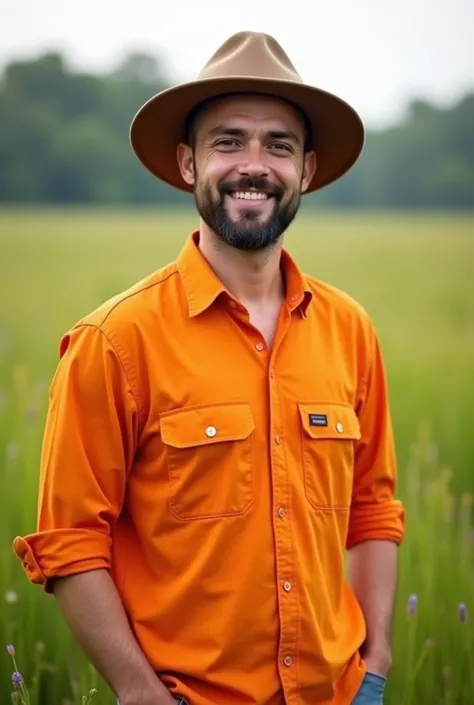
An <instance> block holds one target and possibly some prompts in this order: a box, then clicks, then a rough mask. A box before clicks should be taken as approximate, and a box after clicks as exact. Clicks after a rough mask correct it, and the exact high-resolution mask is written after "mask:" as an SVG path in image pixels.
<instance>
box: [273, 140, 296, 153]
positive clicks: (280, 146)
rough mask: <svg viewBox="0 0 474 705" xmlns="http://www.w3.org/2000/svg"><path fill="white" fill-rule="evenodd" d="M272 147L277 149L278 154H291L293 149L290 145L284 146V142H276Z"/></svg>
mask: <svg viewBox="0 0 474 705" xmlns="http://www.w3.org/2000/svg"><path fill="white" fill-rule="evenodd" d="M270 147H272V148H276V150H277V152H281V151H283V152H285V151H286V152H291V147H290V146H289V145H288V144H284V143H283V142H274V143H273V144H271V145H270Z"/></svg>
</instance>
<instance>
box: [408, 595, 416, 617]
mask: <svg viewBox="0 0 474 705" xmlns="http://www.w3.org/2000/svg"><path fill="white" fill-rule="evenodd" d="M417 609H418V595H415V594H412V595H410V597H409V598H408V603H407V611H408V614H409V616H410V617H413V615H414V614H416V611H417Z"/></svg>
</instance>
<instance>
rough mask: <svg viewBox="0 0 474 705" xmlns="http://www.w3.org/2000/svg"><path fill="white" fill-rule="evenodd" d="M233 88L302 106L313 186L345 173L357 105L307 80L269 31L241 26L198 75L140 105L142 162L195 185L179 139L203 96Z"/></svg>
mask: <svg viewBox="0 0 474 705" xmlns="http://www.w3.org/2000/svg"><path fill="white" fill-rule="evenodd" d="M229 93H258V94H263V95H268V96H271V97H274V98H282V99H284V100H286V101H290V102H291V103H294V104H296V105H297V106H299V107H300V109H301V110H303V112H304V113H305V114H306V116H307V119H308V120H309V123H310V125H311V128H312V132H313V137H314V149H315V150H316V157H317V168H316V171H315V174H314V177H313V179H312V181H311V183H310V185H309V187H308V189H307V191H306V193H311V192H312V191H316V190H317V189H320V188H322V187H323V186H327V185H328V184H330V183H332V182H334V181H336V180H337V179H339V178H340V177H341V176H343V175H344V174H345V173H346V172H347V171H348V170H349V169H350V168H351V167H352V166H353V164H354V163H355V162H356V160H357V158H358V157H359V155H360V153H361V151H362V148H363V144H364V125H363V123H362V120H361V118H360V117H359V115H358V114H357V112H356V111H355V110H354V108H352V107H351V106H350V105H348V104H347V103H346V102H345V101H344V100H342V99H341V98H339V97H337V96H335V95H333V94H332V93H329V92H327V91H325V90H322V89H321V88H317V87H314V86H311V85H307V84H305V83H303V81H302V79H301V77H300V75H299V74H298V72H297V71H296V69H295V67H294V66H293V64H292V62H291V61H290V59H289V58H288V56H287V55H286V53H285V52H284V50H283V49H282V47H281V46H280V44H279V43H278V42H277V41H276V40H275V39H274V38H273V37H271V36H270V35H268V34H264V33H259V32H238V33H237V34H234V35H233V36H231V37H230V38H229V39H227V40H226V41H225V42H224V44H222V45H221V46H220V48H219V49H217V51H216V52H215V53H214V54H213V56H212V57H211V58H210V59H209V61H208V62H207V63H206V64H205V66H204V67H203V69H202V70H201V72H200V73H199V74H198V76H197V78H196V79H195V80H193V81H189V82H187V83H183V84H179V85H176V86H172V87H171V88H167V89H165V90H163V91H161V92H160V93H158V94H157V95H155V96H153V97H152V98H150V99H149V100H148V101H147V102H146V103H145V104H144V105H143V106H142V107H141V108H140V109H139V110H138V112H137V114H136V115H135V117H134V118H133V120H132V124H131V128H130V142H131V145H132V148H133V150H134V152H135V154H136V156H137V157H138V159H139V160H140V161H141V163H142V164H143V165H144V166H145V167H146V168H147V169H148V170H149V171H150V172H151V173H152V174H153V175H154V176H155V177H157V178H158V179H161V180H162V181H164V182H166V183H167V184H169V185H171V186H174V187H176V188H178V189H181V190H182V191H188V192H192V190H193V187H192V186H190V185H189V184H187V183H186V182H185V181H184V179H183V178H182V176H181V173H180V170H179V166H178V161H177V146H178V144H179V143H180V142H183V141H185V139H186V135H185V134H184V129H185V125H186V119H187V117H188V116H189V114H190V113H191V111H192V110H193V109H194V108H196V107H197V106H199V104H201V103H203V102H204V101H206V100H208V99H211V98H215V97H219V96H221V95H227V94H229Z"/></svg>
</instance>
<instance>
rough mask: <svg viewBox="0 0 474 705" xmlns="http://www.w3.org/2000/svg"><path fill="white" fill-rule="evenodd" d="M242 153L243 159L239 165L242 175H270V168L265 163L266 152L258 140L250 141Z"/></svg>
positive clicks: (255, 176) (256, 176)
mask: <svg viewBox="0 0 474 705" xmlns="http://www.w3.org/2000/svg"><path fill="white" fill-rule="evenodd" d="M242 155H243V159H242V161H241V163H240V164H239V166H238V167H237V169H238V172H239V174H240V175H241V176H251V177H253V178H258V177H262V176H268V174H269V168H268V165H267V164H266V163H265V159H264V152H263V151H262V147H261V144H260V143H259V142H258V140H255V141H253V140H252V141H251V142H249V143H248V145H247V148H246V149H245V151H244V152H243V153H242Z"/></svg>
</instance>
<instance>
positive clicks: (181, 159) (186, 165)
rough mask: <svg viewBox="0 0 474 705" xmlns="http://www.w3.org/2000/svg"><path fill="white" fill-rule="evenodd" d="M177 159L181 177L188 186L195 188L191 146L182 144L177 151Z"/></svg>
mask: <svg viewBox="0 0 474 705" xmlns="http://www.w3.org/2000/svg"><path fill="white" fill-rule="evenodd" d="M176 157H177V159H178V166H179V170H180V172H181V176H182V177H183V179H184V180H185V181H186V183H187V184H189V185H190V186H194V181H195V176H194V159H193V153H192V149H191V147H190V146H189V144H184V143H183V142H181V143H180V144H179V145H178V148H177V150H176Z"/></svg>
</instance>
